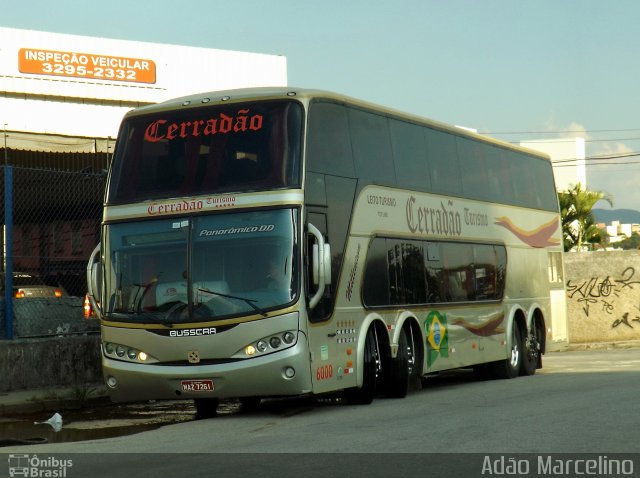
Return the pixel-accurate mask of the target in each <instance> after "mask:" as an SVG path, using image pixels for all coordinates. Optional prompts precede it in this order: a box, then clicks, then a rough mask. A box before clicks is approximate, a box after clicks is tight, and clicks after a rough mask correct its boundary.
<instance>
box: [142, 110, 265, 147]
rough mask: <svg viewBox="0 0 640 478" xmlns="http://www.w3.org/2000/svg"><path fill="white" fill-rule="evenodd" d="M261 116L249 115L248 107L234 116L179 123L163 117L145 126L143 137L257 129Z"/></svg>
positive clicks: (152, 140) (160, 138) (152, 139)
mask: <svg viewBox="0 0 640 478" xmlns="http://www.w3.org/2000/svg"><path fill="white" fill-rule="evenodd" d="M262 122H263V117H262V115H259V114H255V115H249V110H248V109H243V110H239V111H238V112H237V113H236V114H235V115H234V116H228V115H226V114H224V113H220V115H218V116H217V117H213V118H206V119H192V120H189V121H182V122H180V123H170V122H169V121H167V120H165V119H158V120H156V121H154V122H153V123H151V124H149V126H147V129H146V130H145V132H144V139H145V140H146V141H149V142H150V143H157V142H159V141H163V140H173V139H176V138H182V139H184V138H188V137H189V136H194V137H198V136H212V135H215V134H227V133H230V132H232V131H233V132H235V133H240V132H247V131H259V130H261V129H262Z"/></svg>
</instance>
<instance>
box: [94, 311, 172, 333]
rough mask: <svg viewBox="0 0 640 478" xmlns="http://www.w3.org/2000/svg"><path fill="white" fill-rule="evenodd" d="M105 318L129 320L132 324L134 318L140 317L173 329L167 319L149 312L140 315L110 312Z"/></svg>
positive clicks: (136, 313)
mask: <svg viewBox="0 0 640 478" xmlns="http://www.w3.org/2000/svg"><path fill="white" fill-rule="evenodd" d="M106 317H107V318H110V317H111V318H114V319H124V320H130V321H132V322H134V320H133V319H134V318H137V317H140V318H141V319H144V320H146V319H150V322H153V323H154V324H161V325H164V326H165V327H167V328H169V329H170V328H172V327H173V323H172V322H169V321H168V320H167V319H165V318H164V317H160V316H158V315H156V314H152V313H149V312H145V313H140V312H131V313H122V312H111V313H110V314H107V315H106Z"/></svg>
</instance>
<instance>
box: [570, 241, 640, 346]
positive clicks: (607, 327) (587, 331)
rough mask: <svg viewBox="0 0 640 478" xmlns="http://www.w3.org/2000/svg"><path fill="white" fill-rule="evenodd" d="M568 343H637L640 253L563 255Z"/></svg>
mask: <svg viewBox="0 0 640 478" xmlns="http://www.w3.org/2000/svg"><path fill="white" fill-rule="evenodd" d="M564 263H565V278H566V285H567V307H568V322H569V324H568V325H569V343H570V344H579V343H592V342H598V343H599V342H622V341H629V340H640V251H616V252H613V251H612V252H592V253H571V254H565V256H564Z"/></svg>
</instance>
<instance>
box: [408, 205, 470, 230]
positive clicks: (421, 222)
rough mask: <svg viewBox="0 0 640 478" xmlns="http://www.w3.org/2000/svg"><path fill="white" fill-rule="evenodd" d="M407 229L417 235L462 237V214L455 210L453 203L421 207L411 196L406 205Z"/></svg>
mask: <svg viewBox="0 0 640 478" xmlns="http://www.w3.org/2000/svg"><path fill="white" fill-rule="evenodd" d="M406 213H407V227H408V228H409V230H410V231H411V232H412V233H414V234H416V233H421V234H434V235H440V236H454V237H456V236H460V235H461V234H462V218H461V216H460V212H458V211H456V210H455V209H453V201H451V200H450V201H447V203H446V204H445V203H443V202H440V206H439V207H428V206H420V205H418V204H416V198H415V197H414V196H410V197H409V199H407V205H406Z"/></svg>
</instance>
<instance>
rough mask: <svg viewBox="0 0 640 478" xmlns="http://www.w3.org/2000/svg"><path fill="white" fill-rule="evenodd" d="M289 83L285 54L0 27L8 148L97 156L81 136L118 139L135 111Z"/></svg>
mask: <svg viewBox="0 0 640 478" xmlns="http://www.w3.org/2000/svg"><path fill="white" fill-rule="evenodd" d="M286 84H287V62H286V58H285V57H284V56H277V55H265V54H257V53H246V52H237V51H225V50H216V49H209V48H196V47H188V46H178V45H167V44H158V43H146V42H134V41H124V40H114V39H106V38H94V37H84V36H76V35H64V34H58V33H45V32H38V31H31V30H18V29H13V28H0V128H2V133H3V135H4V138H2V139H3V140H4V141H6V147H7V148H8V149H16V150H20V149H22V150H26V149H28V150H34V151H46V150H50V151H63V150H64V151H76V152H80V151H85V152H96V151H95V148H100V147H101V146H100V144H99V143H98V142H96V141H87V139H86V138H85V139H84V140H83V139H81V138H79V137H88V138H108V137H112V138H113V137H115V136H116V135H117V132H118V126H119V123H120V120H121V119H122V117H123V115H124V114H125V113H126V112H127V111H128V110H130V109H132V108H134V107H137V106H140V105H144V104H149V103H156V102H159V101H163V100H166V99H169V98H172V97H178V96H183V95H187V94H192V93H197V92H203V91H215V90H225V89H233V88H244V87H252V86H285V85H286ZM43 134H45V135H47V136H46V137H45V136H43ZM50 135H65V136H67V137H65V138H62V137H55V136H50ZM74 138H75V139H74ZM4 141H2V142H0V149H1V148H3V147H4V146H5V144H4ZM56 145H57V146H56ZM57 148H60V149H57ZM74 148H75V149H74ZM92 148H93V150H92V151H91V149H92Z"/></svg>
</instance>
